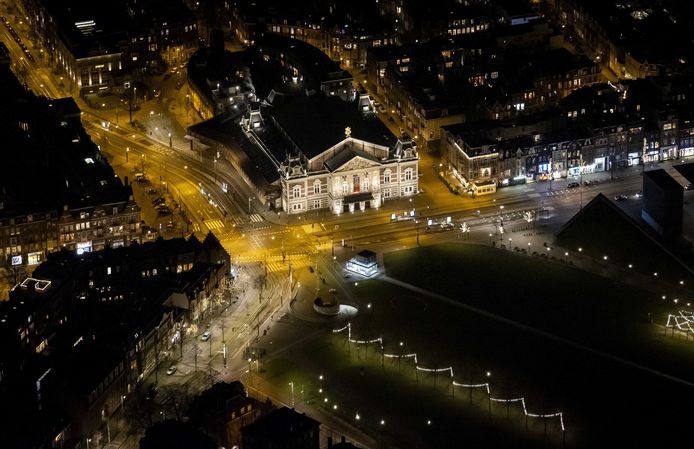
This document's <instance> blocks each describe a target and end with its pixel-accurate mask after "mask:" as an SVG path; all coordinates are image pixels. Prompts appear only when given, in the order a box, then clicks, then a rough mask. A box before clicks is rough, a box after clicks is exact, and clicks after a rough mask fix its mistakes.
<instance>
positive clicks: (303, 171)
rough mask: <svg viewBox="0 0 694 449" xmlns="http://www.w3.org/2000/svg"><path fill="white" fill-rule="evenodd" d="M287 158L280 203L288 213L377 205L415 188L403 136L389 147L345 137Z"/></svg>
mask: <svg viewBox="0 0 694 449" xmlns="http://www.w3.org/2000/svg"><path fill="white" fill-rule="evenodd" d="M302 159H303V158H301V157H293V158H288V159H287V160H286V161H285V162H283V163H282V165H281V167H280V172H281V185H282V207H283V209H284V210H285V211H286V212H287V213H290V214H300V213H304V212H307V211H312V210H315V209H324V208H329V209H330V210H331V211H332V212H333V213H335V214H341V213H343V212H355V211H364V210H366V209H367V208H379V207H381V205H382V204H383V202H385V201H388V200H389V199H391V198H397V197H402V196H409V195H414V194H416V193H417V192H418V187H419V186H418V182H419V181H418V180H419V176H418V170H419V157H418V155H417V148H416V146H415V145H414V143H413V142H412V140H411V139H409V137H407V136H403V137H402V138H401V139H399V140H398V141H397V143H396V145H395V147H394V148H388V147H384V146H381V145H377V144H373V143H369V142H364V141H361V140H358V139H355V138H352V137H351V136H349V132H348V133H347V134H346V135H345V139H344V140H343V141H342V142H340V143H338V144H337V145H335V146H334V147H332V148H328V149H326V150H325V151H324V152H323V153H321V154H319V155H318V156H316V157H314V158H312V159H308V160H302Z"/></svg>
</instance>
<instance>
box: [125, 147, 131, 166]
mask: <svg viewBox="0 0 694 449" xmlns="http://www.w3.org/2000/svg"><path fill="white" fill-rule="evenodd" d="M129 153H130V147H125V163H126V164H127V163H128V154H129Z"/></svg>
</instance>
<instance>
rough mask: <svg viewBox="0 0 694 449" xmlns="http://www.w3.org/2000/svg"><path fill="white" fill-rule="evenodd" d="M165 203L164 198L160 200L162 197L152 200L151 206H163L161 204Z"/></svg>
mask: <svg viewBox="0 0 694 449" xmlns="http://www.w3.org/2000/svg"><path fill="white" fill-rule="evenodd" d="M165 202H166V200H165V199H164V198H162V197H157V198H154V199H153V200H152V205H153V206H158V205H160V204H163V203H165Z"/></svg>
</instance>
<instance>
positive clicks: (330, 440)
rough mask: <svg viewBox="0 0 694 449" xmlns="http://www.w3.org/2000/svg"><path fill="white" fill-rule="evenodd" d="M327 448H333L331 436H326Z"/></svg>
mask: <svg viewBox="0 0 694 449" xmlns="http://www.w3.org/2000/svg"><path fill="white" fill-rule="evenodd" d="M328 449H333V437H328Z"/></svg>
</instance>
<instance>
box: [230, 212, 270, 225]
mask: <svg viewBox="0 0 694 449" xmlns="http://www.w3.org/2000/svg"><path fill="white" fill-rule="evenodd" d="M229 221H231V222H232V223H233V224H236V225H240V224H244V223H248V218H246V217H244V216H237V215H235V216H233V217H229ZM250 221H251V222H252V223H262V222H263V221H264V220H263V216H262V215H260V214H252V215H251V220H250Z"/></svg>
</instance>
